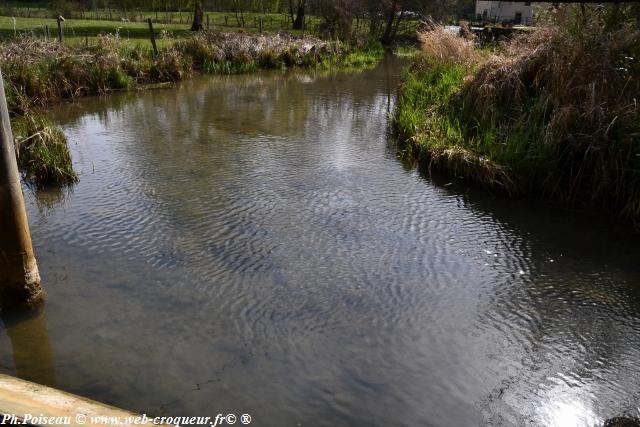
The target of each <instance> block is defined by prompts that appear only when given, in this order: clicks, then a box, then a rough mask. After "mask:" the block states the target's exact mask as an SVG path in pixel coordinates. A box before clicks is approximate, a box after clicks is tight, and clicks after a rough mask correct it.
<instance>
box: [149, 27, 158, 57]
mask: <svg viewBox="0 0 640 427" xmlns="http://www.w3.org/2000/svg"><path fill="white" fill-rule="evenodd" d="M147 22H148V23H149V32H150V33H151V45H152V46H153V54H154V55H156V56H157V55H158V46H156V35H155V33H154V32H153V23H152V22H151V18H147Z"/></svg>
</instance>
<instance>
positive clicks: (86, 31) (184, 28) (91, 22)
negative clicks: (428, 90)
mask: <svg viewBox="0 0 640 427" xmlns="http://www.w3.org/2000/svg"><path fill="white" fill-rule="evenodd" d="M25 10H26V9H20V11H21V13H20V15H24V14H25ZM30 11H35V9H33V8H32V9H30ZM34 13H35V12H34ZM49 14H50V15H51V14H52V12H50V11H49ZM76 14H78V13H76ZM16 15H17V14H16ZM42 15H43V16H44V14H42ZM82 16H84V18H85V19H75V18H67V19H66V20H65V21H64V22H63V23H62V27H63V38H64V41H65V43H69V44H77V43H85V40H87V41H88V42H89V43H90V44H91V43H95V39H96V37H97V36H98V35H100V34H116V33H117V34H119V35H120V37H121V38H122V39H124V40H131V41H133V42H141V41H144V42H146V41H149V27H148V24H147V22H146V20H147V18H151V19H152V20H153V21H154V23H153V26H154V30H155V33H156V38H157V40H158V45H159V46H163V45H166V44H169V43H171V42H172V40H175V39H178V38H181V37H184V36H186V35H187V34H189V29H190V27H191V24H190V23H189V22H187V19H188V18H190V16H191V14H190V13H189V12H167V13H165V12H161V13H157V14H156V13H155V12H130V13H127V14H126V16H128V19H129V21H126V22H125V21H122V20H120V19H119V18H118V17H119V16H120V14H119V13H118V12H112V13H111V14H108V13H107V12H106V11H98V12H94V11H92V12H85V13H83V14H82ZM98 17H100V18H103V19H96V18H98ZM109 17H111V18H112V19H108V18H109ZM207 17H208V21H207ZM260 17H262V30H263V31H264V32H278V31H287V32H289V33H292V34H294V35H300V34H301V33H302V31H300V30H292V29H291V23H290V20H288V19H287V15H283V14H257V13H246V14H245V15H244V24H245V25H244V27H240V26H239V25H238V20H237V19H236V17H235V15H233V14H231V13H223V12H207V13H206V16H205V20H204V24H205V27H206V26H207V22H208V24H209V27H210V28H212V29H213V28H215V29H219V30H221V31H231V32H237V31H242V32H247V33H257V32H258V31H259V28H260V24H259V23H260ZM181 22H182V23H181ZM321 22H322V20H321V19H320V18H318V17H314V16H309V17H307V23H306V29H305V34H307V35H318V29H319V26H320V24H321ZM367 25H368V24H367V23H366V22H364V21H360V22H359V25H358V26H356V23H355V22H354V31H357V32H358V33H361V34H363V35H364V34H366V33H367V31H368V27H367ZM47 26H48V27H49V34H50V36H51V38H54V39H55V38H57V37H58V29H57V22H56V20H55V19H54V18H53V17H51V18H47V17H22V16H15V17H11V16H0V40H10V39H12V38H15V37H18V36H20V35H21V34H30V35H35V36H39V37H44V36H45V34H46V27H47ZM415 27H416V22H415V21H406V22H404V23H403V24H402V28H401V29H400V31H399V33H401V34H402V33H407V34H409V33H413V32H415Z"/></svg>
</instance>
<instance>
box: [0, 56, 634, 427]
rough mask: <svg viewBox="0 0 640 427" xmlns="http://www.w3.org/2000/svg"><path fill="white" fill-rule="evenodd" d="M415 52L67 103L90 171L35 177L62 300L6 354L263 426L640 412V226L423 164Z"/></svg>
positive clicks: (94, 393) (105, 388)
mask: <svg viewBox="0 0 640 427" xmlns="http://www.w3.org/2000/svg"><path fill="white" fill-rule="evenodd" d="M404 64H405V63H404V62H402V61H400V60H397V59H392V58H389V59H387V60H385V61H384V62H383V63H382V64H380V65H379V66H378V67H377V68H376V69H374V70H371V71H366V72H364V73H362V74H349V73H347V74H329V75H316V74H309V73H259V74H254V75H247V76H230V77H216V78H211V77H207V78H199V79H195V80H192V81H189V82H186V83H184V84H183V85H181V86H180V87H178V88H176V89H172V90H160V91H150V92H144V93H133V94H123V95H117V96H110V97H105V98H91V99H84V100H81V101H79V102H77V103H74V104H70V105H62V106H60V107H58V108H57V112H56V120H57V121H58V122H59V123H60V124H62V126H63V128H64V130H65V132H66V133H67V135H68V136H69V138H70V141H71V142H72V149H73V157H74V162H75V167H76V170H77V171H78V172H79V173H80V182H79V183H78V184H77V185H76V186H75V187H74V188H73V189H72V190H71V191H68V192H63V193H55V192H53V193H52V192H48V193H47V192H45V193H41V194H38V195H35V194H34V193H33V192H30V191H27V193H26V196H27V203H28V210H29V220H30V223H31V227H32V228H31V231H32V235H33V241H34V245H35V249H36V255H37V256H38V260H39V265H40V270H41V274H42V277H43V279H44V280H43V286H44V288H45V289H46V291H47V293H48V297H47V305H46V309H45V312H44V313H43V314H42V315H41V316H38V317H36V318H32V319H26V320H25V319H14V318H11V317H10V316H9V317H7V316H5V318H4V319H2V320H3V322H2V323H0V325H2V328H1V329H0V372H2V373H8V374H14V375H16V374H17V375H19V376H21V377H23V378H28V379H33V380H36V381H39V382H43V383H47V384H50V385H54V386H56V387H58V388H61V389H64V390H68V391H71V392H74V393H77V394H80V395H84V396H87V397H90V398H93V399H97V400H101V401H104V402H106V403H110V404H114V405H117V406H120V407H123V408H126V409H131V410H135V411H139V412H142V413H147V414H160V415H162V414H164V415H213V416H215V415H216V414H218V413H223V414H225V413H235V414H244V413H248V414H250V415H251V416H252V418H253V421H254V422H253V423H252V425H256V426H468V425H479V424H485V423H486V424H492V425H517V426H521V425H545V426H549V425H557V426H563V427H565V426H572V425H596V424H599V423H601V422H602V420H603V419H605V418H608V417H613V416H617V415H621V414H631V415H636V416H637V415H640V408H639V406H640V403H639V402H640V262H639V260H640V251H639V249H640V245H639V243H638V237H637V235H633V234H632V233H629V232H628V230H627V229H625V228H624V227H622V226H616V225H615V224H613V223H612V222H611V220H610V219H609V222H607V220H605V219H602V218H599V217H597V216H594V215H587V214H584V213H580V212H573V211H568V210H562V209H557V208H553V207H550V206H544V205H542V204H540V203H534V202H529V201H507V200H503V199H501V198H498V197H493V196H491V195H487V194H482V193H480V192H477V191H474V190H470V189H468V188H466V187H465V186H463V185H459V184H451V183H449V182H447V180H444V181H442V182H441V183H439V184H438V185H436V184H434V183H433V182H431V181H430V180H428V179H425V178H424V177H423V176H421V175H420V174H419V173H418V172H416V171H415V170H411V169H409V168H406V167H404V166H403V164H402V163H401V162H400V161H399V160H398V159H397V158H396V155H395V147H394V145H393V142H392V140H391V139H390V138H389V136H388V133H387V131H388V122H389V115H390V113H391V112H392V111H393V108H394V103H395V99H394V96H395V93H396V90H395V88H396V87H397V84H398V82H399V78H400V72H401V67H402V66H403V65H404Z"/></svg>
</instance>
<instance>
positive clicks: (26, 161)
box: [12, 112, 78, 186]
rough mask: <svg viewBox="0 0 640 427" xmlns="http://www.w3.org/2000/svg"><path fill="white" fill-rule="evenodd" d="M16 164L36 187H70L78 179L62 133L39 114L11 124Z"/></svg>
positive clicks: (25, 116)
mask: <svg viewBox="0 0 640 427" xmlns="http://www.w3.org/2000/svg"><path fill="white" fill-rule="evenodd" d="M12 127H13V131H14V138H15V144H16V150H17V153H18V165H19V166H20V169H21V170H22V171H23V172H24V174H25V179H26V181H27V182H29V183H31V184H34V185H36V186H41V185H49V184H58V185H64V184H70V183H73V182H75V181H77V179H78V177H77V175H76V174H75V172H74V171H73V166H72V163H71V154H70V153H69V147H68V145H67V139H66V137H65V135H64V133H63V132H62V131H61V130H60V129H59V128H57V127H56V126H55V125H54V124H53V123H51V122H50V121H49V120H48V119H47V118H46V117H44V116H43V115H42V114H41V113H37V112H29V113H27V114H25V115H23V116H19V117H16V118H15V119H14V120H13V122H12Z"/></svg>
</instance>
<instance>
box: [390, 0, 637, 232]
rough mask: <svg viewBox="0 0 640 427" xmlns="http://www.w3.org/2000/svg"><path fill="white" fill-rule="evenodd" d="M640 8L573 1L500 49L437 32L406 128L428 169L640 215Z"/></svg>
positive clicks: (426, 36)
mask: <svg viewBox="0 0 640 427" xmlns="http://www.w3.org/2000/svg"><path fill="white" fill-rule="evenodd" d="M638 12H639V11H638V8H637V7H636V6H633V5H632V6H629V5H624V4H618V5H611V6H608V7H602V6H596V5H594V6H577V5H562V6H560V7H559V8H557V9H556V10H555V13H554V14H553V18H551V19H550V20H549V22H547V23H546V24H545V25H543V26H541V27H540V28H538V29H537V30H536V31H535V32H534V33H533V34H531V35H527V36H519V37H516V38H515V39H514V40H512V41H510V42H508V43H507V44H506V45H505V46H503V47H501V48H500V49H499V50H498V51H495V52H488V51H481V50H478V49H476V48H475V47H474V43H473V40H469V39H465V38H462V37H459V36H457V35H454V34H451V33H449V32H447V31H446V30H445V29H444V28H441V27H435V28H433V29H432V30H431V31H428V32H425V33H423V34H421V41H422V50H421V52H420V54H419V55H418V56H417V57H416V58H415V60H414V62H413V64H412V66H411V68H410V70H409V71H408V72H407V74H406V76H405V79H404V82H403V84H402V87H401V89H400V97H399V101H398V109H397V111H396V115H395V126H396V129H397V131H398V133H399V136H400V138H401V141H402V144H401V145H402V149H403V153H404V155H405V156H406V157H407V158H410V159H414V160H416V161H417V162H418V163H419V164H420V165H422V166H424V167H427V168H429V169H432V168H433V169H439V170H442V171H445V172H448V173H450V174H452V175H454V176H457V177H462V178H464V179H469V180H472V181H475V182H478V183H480V184H481V185H483V186H484V187H486V188H489V189H492V190H498V191H501V192H505V193H507V194H511V195H515V194H530V193H535V194H542V195H544V196H545V197H549V198H552V199H554V200H559V201H562V202H566V203H581V204H590V205H596V206H601V207H605V208H607V209H610V210H614V211H615V212H616V213H619V214H621V215H623V216H625V217H627V218H630V219H632V220H634V221H636V222H637V221H639V220H640V111H639V107H638V99H640V79H639V77H640V61H638V55H640V33H639V28H638V17H639V16H640V15H639V14H638Z"/></svg>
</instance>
